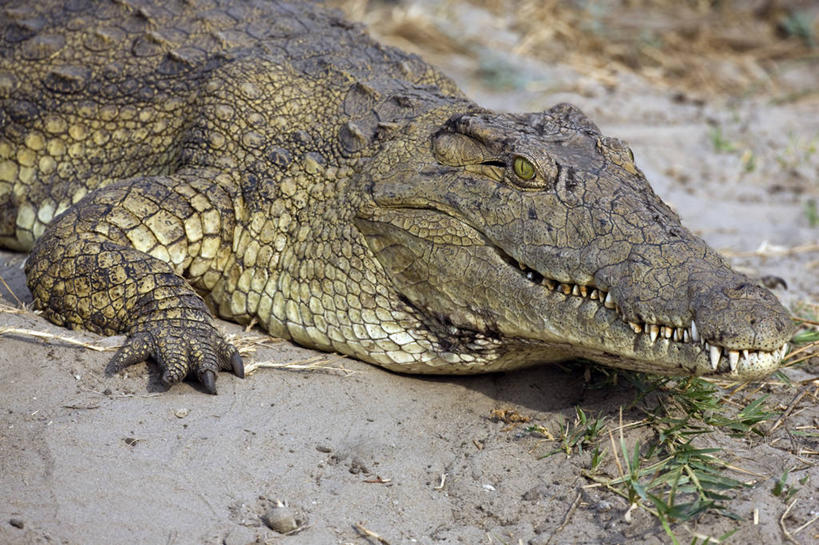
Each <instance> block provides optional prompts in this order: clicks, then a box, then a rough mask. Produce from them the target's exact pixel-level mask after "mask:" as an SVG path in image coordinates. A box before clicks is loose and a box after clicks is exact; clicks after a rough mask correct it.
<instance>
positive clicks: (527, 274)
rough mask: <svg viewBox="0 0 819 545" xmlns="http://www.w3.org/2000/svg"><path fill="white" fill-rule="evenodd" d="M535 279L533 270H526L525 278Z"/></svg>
mask: <svg viewBox="0 0 819 545" xmlns="http://www.w3.org/2000/svg"><path fill="white" fill-rule="evenodd" d="M534 279H535V273H534V271H527V272H526V280H529V281H532V280H534Z"/></svg>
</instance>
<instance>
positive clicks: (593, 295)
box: [501, 252, 788, 374]
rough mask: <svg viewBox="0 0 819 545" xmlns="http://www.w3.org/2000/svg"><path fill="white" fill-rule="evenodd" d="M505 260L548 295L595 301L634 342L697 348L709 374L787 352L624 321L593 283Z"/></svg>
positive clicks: (693, 327)
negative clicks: (750, 347)
mask: <svg viewBox="0 0 819 545" xmlns="http://www.w3.org/2000/svg"><path fill="white" fill-rule="evenodd" d="M501 254H502V256H503V257H504V258H505V260H506V261H507V262H508V263H509V264H510V265H511V266H513V267H514V268H516V269H517V270H518V271H519V272H520V274H521V275H522V276H523V277H524V278H525V279H526V280H528V281H529V282H530V283H532V284H536V285H538V286H541V287H543V288H544V289H545V290H547V291H548V292H552V293H554V294H558V295H562V296H564V297H578V298H581V299H585V300H589V301H596V302H597V303H598V304H599V305H600V306H601V307H605V308H606V309H608V310H609V311H611V312H614V313H616V314H617V316H618V318H619V319H620V320H621V321H622V322H624V323H625V324H627V325H628V326H629V327H630V328H631V330H632V331H633V332H634V335H635V339H637V337H638V336H643V337H645V338H647V339H648V340H649V341H650V343H651V344H652V345H653V344H655V343H658V342H668V343H685V344H687V345H689V346H699V347H701V350H702V353H704V354H706V355H707V356H708V361H709V364H710V366H711V370H712V371H713V372H715V373H716V372H718V370H719V369H720V367H721V366H722V369H723V370H727V371H729V372H730V373H732V374H735V373H737V370H738V369H740V368H744V369H748V368H760V367H768V366H770V364H771V362H772V361H776V362H779V361H781V360H782V359H783V358H784V357H785V354H787V352H788V343H787V342H786V343H784V344H782V346H780V347H779V348H776V349H774V350H772V351H766V350H744V349H732V348H728V347H725V346H719V345H717V344H715V343H713V342H710V341H708V340H707V339H705V338H704V337H703V336H702V335H701V334H700V332H699V331H698V328H697V324H696V322H695V321H694V320H692V321H691V323H690V324H689V325H688V327H676V326H673V325H669V324H663V323H647V322H635V321H630V320H627V319H626V318H625V317H624V316H623V313H622V312H621V310H620V307H619V306H618V305H617V302H616V301H615V300H614V298H613V297H612V295H611V293H609V292H608V291H606V290H605V289H602V288H599V287H597V286H595V285H593V284H588V283H587V284H579V283H570V282H562V281H559V280H555V279H553V278H549V277H546V276H544V275H543V274H541V273H539V272H538V271H536V270H534V269H532V268H530V267H528V266H527V265H525V264H523V263H520V262H518V261H516V260H515V259H514V258H512V257H511V256H508V255H506V254H505V253H504V252H501Z"/></svg>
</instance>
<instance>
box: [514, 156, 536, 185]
mask: <svg viewBox="0 0 819 545" xmlns="http://www.w3.org/2000/svg"><path fill="white" fill-rule="evenodd" d="M513 166H514V168H515V174H517V175H518V177H520V179H521V180H531V179H532V178H534V177H535V165H533V164H532V163H531V161H529V160H528V159H525V158H523V157H515V162H514V163H513Z"/></svg>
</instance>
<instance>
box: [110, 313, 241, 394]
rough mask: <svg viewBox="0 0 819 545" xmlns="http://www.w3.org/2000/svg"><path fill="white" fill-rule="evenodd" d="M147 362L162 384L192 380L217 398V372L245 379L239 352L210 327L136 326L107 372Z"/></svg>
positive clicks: (183, 325) (194, 324) (197, 323)
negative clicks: (152, 363)
mask: <svg viewBox="0 0 819 545" xmlns="http://www.w3.org/2000/svg"><path fill="white" fill-rule="evenodd" d="M160 323H161V322H160ZM149 358H150V359H153V360H154V361H155V362H156V363H157V365H158V366H159V369H160V372H161V376H162V382H164V383H165V384H167V385H169V386H170V385H173V384H175V383H177V382H179V381H181V380H183V379H184V378H185V377H187V376H195V377H197V378H198V379H199V382H200V383H201V384H202V386H203V388H204V390H205V391H206V392H208V393H209V394H216V373H217V372H219V371H232V372H233V374H235V375H236V376H237V377H239V378H244V376H245V371H244V364H243V363H242V357H241V356H240V355H239V352H238V351H237V350H236V348H235V347H234V346H233V345H231V344H230V343H228V342H227V341H225V340H224V339H223V338H222V335H221V334H220V333H219V332H218V331H217V330H216V328H214V327H213V326H212V325H211V324H209V323H203V322H192V323H187V324H171V325H168V324H162V325H159V323H153V324H152V325H150V326H144V325H140V326H137V327H136V328H135V329H134V330H132V331H131V334H130V335H129V337H128V340H127V341H126V342H125V344H124V345H123V346H122V347H121V348H120V349H119V351H118V352H117V353H116V354H115V355H114V357H113V358H112V359H111V362H110V363H109V364H108V366H107V368H106V372H107V373H108V374H114V373H116V372H118V371H121V370H122V369H124V368H125V367H128V366H130V365H134V364H136V363H140V362H143V361H145V360H147V359H149Z"/></svg>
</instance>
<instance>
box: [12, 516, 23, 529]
mask: <svg viewBox="0 0 819 545" xmlns="http://www.w3.org/2000/svg"><path fill="white" fill-rule="evenodd" d="M9 524H11V525H12V526H14V527H15V528H20V529H21V530H22V529H23V526H25V524H23V519H20V518H17V517H12V518H10V519H9Z"/></svg>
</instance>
